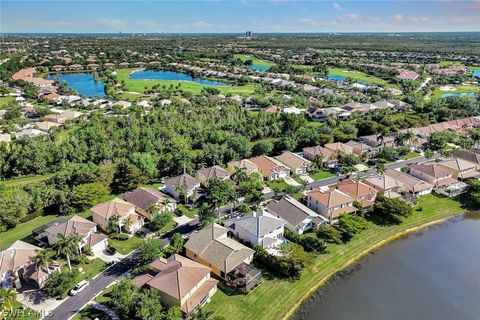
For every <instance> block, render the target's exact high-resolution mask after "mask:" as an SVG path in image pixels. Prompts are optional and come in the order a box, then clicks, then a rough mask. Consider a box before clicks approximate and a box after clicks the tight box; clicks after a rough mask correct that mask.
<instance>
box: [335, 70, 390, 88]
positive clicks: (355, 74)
mask: <svg viewBox="0 0 480 320" xmlns="http://www.w3.org/2000/svg"><path fill="white" fill-rule="evenodd" d="M328 74H333V75H337V76H344V77H346V78H350V79H353V80H358V81H365V82H368V83H373V84H377V85H380V86H392V87H393V85H389V84H388V83H387V81H385V80H383V79H380V78H378V77H374V76H369V75H367V74H366V73H363V72H360V71H351V70H345V69H338V68H333V69H328Z"/></svg>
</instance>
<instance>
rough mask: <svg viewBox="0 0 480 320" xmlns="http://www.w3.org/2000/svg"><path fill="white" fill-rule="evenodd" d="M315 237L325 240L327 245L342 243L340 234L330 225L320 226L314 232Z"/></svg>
mask: <svg viewBox="0 0 480 320" xmlns="http://www.w3.org/2000/svg"><path fill="white" fill-rule="evenodd" d="M316 232H317V237H319V238H320V239H323V240H325V242H328V243H335V244H341V243H342V242H343V241H342V232H341V231H340V230H338V229H336V228H335V227H333V226H332V225H330V224H322V225H321V226H319V227H318V228H317V230H316Z"/></svg>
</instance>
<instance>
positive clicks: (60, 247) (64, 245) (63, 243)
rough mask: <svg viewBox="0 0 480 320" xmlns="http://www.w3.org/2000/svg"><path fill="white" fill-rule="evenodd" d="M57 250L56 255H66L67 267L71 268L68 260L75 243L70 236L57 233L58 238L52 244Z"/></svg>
mask: <svg viewBox="0 0 480 320" xmlns="http://www.w3.org/2000/svg"><path fill="white" fill-rule="evenodd" d="M54 247H55V249H56V250H57V255H64V256H66V257H67V263H68V269H69V270H70V271H71V270H72V264H71V262H70V255H71V254H72V253H73V252H74V251H75V250H76V248H75V243H74V242H73V241H72V238H71V237H65V236H64V235H63V234H60V233H59V234H58V240H57V242H55V245H54Z"/></svg>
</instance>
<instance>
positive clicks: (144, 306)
mask: <svg viewBox="0 0 480 320" xmlns="http://www.w3.org/2000/svg"><path fill="white" fill-rule="evenodd" d="M134 310H135V318H136V319H139V320H153V319H164V314H163V307H162V305H161V304H160V296H159V294H158V293H157V291H154V290H152V289H150V290H144V291H143V292H139V293H137V294H136V295H135V308H134Z"/></svg>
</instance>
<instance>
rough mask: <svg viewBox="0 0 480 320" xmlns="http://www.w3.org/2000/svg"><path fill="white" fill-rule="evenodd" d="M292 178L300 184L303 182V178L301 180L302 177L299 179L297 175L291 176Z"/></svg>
mask: <svg viewBox="0 0 480 320" xmlns="http://www.w3.org/2000/svg"><path fill="white" fill-rule="evenodd" d="M292 179H293V180H295V181H297V182H298V183H300V184H302V183H303V180H302V179H300V177H299V176H292Z"/></svg>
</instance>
